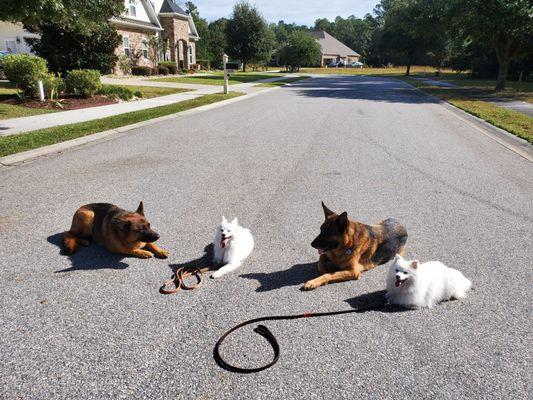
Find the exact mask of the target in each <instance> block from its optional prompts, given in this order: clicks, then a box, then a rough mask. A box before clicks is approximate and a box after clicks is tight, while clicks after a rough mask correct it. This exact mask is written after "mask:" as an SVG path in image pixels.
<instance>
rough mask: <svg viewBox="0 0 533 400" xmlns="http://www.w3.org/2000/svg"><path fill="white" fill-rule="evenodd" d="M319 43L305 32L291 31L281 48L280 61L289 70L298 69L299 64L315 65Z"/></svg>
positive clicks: (318, 56)
mask: <svg viewBox="0 0 533 400" xmlns="http://www.w3.org/2000/svg"><path fill="white" fill-rule="evenodd" d="M320 54H321V51H320V45H319V44H318V42H317V41H316V40H315V39H314V38H313V37H311V35H309V34H308V33H307V32H304V31H296V32H293V33H291V35H290V36H289V38H288V43H287V45H286V46H285V47H283V48H282V50H281V54H280V62H281V63H282V64H283V65H285V66H286V67H287V68H288V69H290V70H291V71H298V70H299V69H300V67H301V66H312V65H317V64H318V63H319V61H320Z"/></svg>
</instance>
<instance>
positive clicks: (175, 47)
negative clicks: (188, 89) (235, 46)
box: [111, 0, 200, 74]
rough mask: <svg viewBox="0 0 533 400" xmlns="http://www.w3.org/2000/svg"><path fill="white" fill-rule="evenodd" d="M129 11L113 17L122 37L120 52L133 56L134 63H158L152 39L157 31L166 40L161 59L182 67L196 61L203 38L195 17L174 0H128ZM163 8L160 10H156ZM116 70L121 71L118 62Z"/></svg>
mask: <svg viewBox="0 0 533 400" xmlns="http://www.w3.org/2000/svg"><path fill="white" fill-rule="evenodd" d="M124 5H125V8H126V12H125V14H124V15H121V16H120V17H116V18H112V19H111V22H112V23H113V24H114V25H115V27H116V29H117V32H118V34H119V35H120V36H121V37H122V41H121V43H120V44H119V46H118V47H117V49H116V54H117V55H118V56H119V57H120V56H126V57H129V58H131V59H132V63H133V64H134V65H140V66H148V67H154V66H155V65H153V64H154V63H153V60H152V59H153V57H150V48H149V41H150V38H151V37H153V35H157V36H159V37H161V38H162V39H163V40H164V41H165V42H166V48H167V49H166V51H165V52H160V54H159V56H158V59H159V61H173V62H175V63H176V65H177V66H178V67H179V68H182V69H189V68H190V67H191V66H192V65H194V64H196V42H197V41H198V40H199V39H200V37H199V36H198V32H197V31H196V26H195V25H194V21H193V19H192V17H191V16H190V15H189V14H188V13H187V12H186V11H184V10H183V9H182V8H180V7H179V6H178V5H177V4H176V3H174V1H173V0H153V1H150V0H124ZM156 10H159V11H156ZM114 72H115V73H116V74H121V73H122V72H121V71H120V68H119V67H118V65H117V66H116V67H115V70H114Z"/></svg>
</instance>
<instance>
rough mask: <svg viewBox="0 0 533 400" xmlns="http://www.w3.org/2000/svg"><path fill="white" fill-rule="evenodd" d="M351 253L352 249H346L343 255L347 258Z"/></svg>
mask: <svg viewBox="0 0 533 400" xmlns="http://www.w3.org/2000/svg"><path fill="white" fill-rule="evenodd" d="M352 253H353V250H352V249H346V251H345V252H344V254H346V255H347V256H349V255H350V254H352Z"/></svg>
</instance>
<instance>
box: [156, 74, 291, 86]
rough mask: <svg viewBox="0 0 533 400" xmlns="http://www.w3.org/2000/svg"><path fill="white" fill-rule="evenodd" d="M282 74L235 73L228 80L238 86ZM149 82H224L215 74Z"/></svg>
mask: <svg viewBox="0 0 533 400" xmlns="http://www.w3.org/2000/svg"><path fill="white" fill-rule="evenodd" d="M283 75H284V74H281V73H274V72H273V73H268V74H261V73H253V72H250V73H242V72H239V73H235V74H231V75H230V78H229V83H230V85H232V84H233V85H234V84H238V83H246V82H255V81H259V80H261V79H268V78H274V77H276V76H283ZM150 81H156V82H174V83H195V84H200V85H222V84H223V81H224V75H223V74H222V73H215V74H213V75H204V76H201V75H194V76H191V77H190V78H184V77H172V78H158V79H150Z"/></svg>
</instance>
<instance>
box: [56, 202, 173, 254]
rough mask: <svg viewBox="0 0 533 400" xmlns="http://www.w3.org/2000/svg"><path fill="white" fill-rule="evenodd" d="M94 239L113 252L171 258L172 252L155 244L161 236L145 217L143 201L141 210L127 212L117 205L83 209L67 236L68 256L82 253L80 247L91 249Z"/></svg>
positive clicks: (140, 206) (98, 204)
mask: <svg viewBox="0 0 533 400" xmlns="http://www.w3.org/2000/svg"><path fill="white" fill-rule="evenodd" d="M90 239H94V240H95V241H96V242H97V243H100V244H102V245H104V246H105V247H106V248H107V249H108V250H109V251H111V252H113V253H120V254H127V255H132V256H136V257H139V258H150V257H152V256H154V255H155V256H156V257H158V258H167V257H168V252H167V251H165V250H162V249H160V248H159V247H158V246H156V245H155V244H154V243H153V242H155V241H156V240H157V239H159V234H157V232H155V231H154V230H152V228H150V223H149V222H148V220H147V219H146V218H145V217H144V206H143V202H142V201H141V202H140V203H139V207H138V208H137V211H135V212H130V211H126V210H123V209H122V208H119V207H117V206H115V205H113V204H108V203H92V204H87V205H84V206H82V207H80V208H79V209H78V210H77V211H76V213H75V214H74V217H73V218H72V226H71V228H70V231H68V232H65V233H64V234H63V245H64V246H65V252H66V253H67V254H73V253H75V252H76V251H78V249H79V247H80V245H82V246H88V245H89V240H90Z"/></svg>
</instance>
